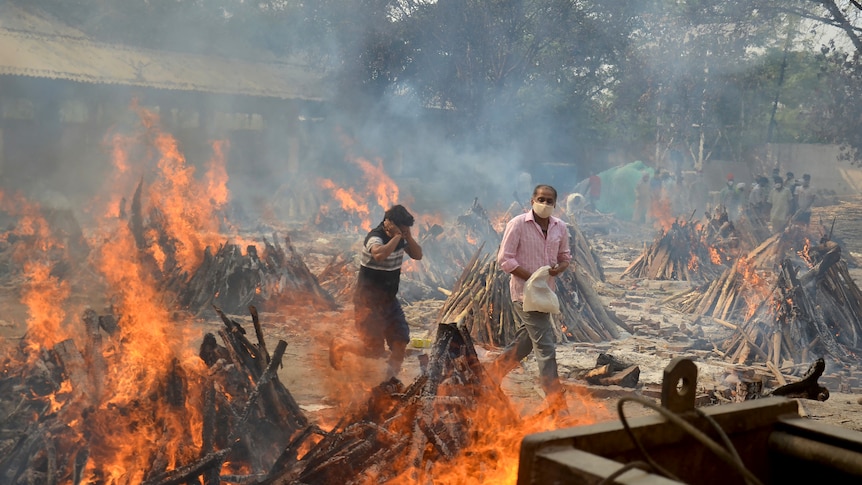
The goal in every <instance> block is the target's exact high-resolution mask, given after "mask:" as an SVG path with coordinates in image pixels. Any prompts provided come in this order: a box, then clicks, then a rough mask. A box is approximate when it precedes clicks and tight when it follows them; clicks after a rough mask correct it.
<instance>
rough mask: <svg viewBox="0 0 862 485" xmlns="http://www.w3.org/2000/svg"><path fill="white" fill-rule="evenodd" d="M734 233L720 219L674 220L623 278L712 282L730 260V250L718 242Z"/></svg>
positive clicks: (645, 249) (633, 262) (633, 263)
mask: <svg viewBox="0 0 862 485" xmlns="http://www.w3.org/2000/svg"><path fill="white" fill-rule="evenodd" d="M725 222H726V215H725ZM731 231H732V227H731V226H728V225H727V224H724V223H722V222H721V220H720V219H718V220H710V221H709V222H708V223H694V222H692V221H690V220H685V219H675V220H673V221H672V222H671V223H669V224H667V227H666V228H664V229H662V230H661V231H660V232H659V234H658V235H657V236H656V238H655V240H654V241H653V243H652V244H651V245H650V246H649V247H646V248H644V251H643V252H642V253H641V255H640V256H638V258H637V259H635V260H634V261H632V263H631V264H629V266H628V268H626V270H625V271H624V272H623V273H622V277H631V278H647V279H653V280H679V281H695V282H703V281H709V280H711V279H713V278H715V277H716V276H718V275H719V274H721V272H722V271H723V269H724V268H725V261H727V260H728V259H729V258H730V250H731V248H729V247H727V245H726V244H724V245H723V244H719V241H720V240H725V241H726V240H728V237H727V236H729V234H730V232H731Z"/></svg>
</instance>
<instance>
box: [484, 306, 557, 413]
mask: <svg viewBox="0 0 862 485" xmlns="http://www.w3.org/2000/svg"><path fill="white" fill-rule="evenodd" d="M512 309H513V310H514V312H515V317H516V320H517V330H516V332H515V339H514V340H512V342H511V343H510V344H509V345H508V346H506V348H505V349H504V350H503V353H501V354H500V355H499V356H498V357H497V358H496V359H495V360H494V362H493V364H492V366H491V367H492V372H493V373H494V374H495V375H496V376H497V377H499V378H501V379H502V378H503V376H505V375H506V374H508V373H509V372H511V370H512V369H514V368H515V367H517V366H518V363H520V362H521V359H523V358H524V357H526V356H528V355H530V352H532V351H533V350H535V351H536V361H537V362H538V364H539V384H540V385H541V386H542V390H543V391H545V395H546V396H547V398H548V400H549V401H552V400H554V399H556V398H557V397H558V396H559V395H560V394H561V393H562V385H560V377H559V375H558V374H557V343H556V337H555V336H554V329H553V328H552V327H551V315H550V314H548V313H542V312H527V311H524V304H523V303H522V302H520V301H513V302H512Z"/></svg>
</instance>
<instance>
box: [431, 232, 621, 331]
mask: <svg viewBox="0 0 862 485" xmlns="http://www.w3.org/2000/svg"><path fill="white" fill-rule="evenodd" d="M569 236H570V238H569V241H570V246H571V250H572V256H573V266H574V269H572V270H569V271H566V272H564V273H563V274H561V275H560V276H559V277H558V278H557V289H556V292H557V296H558V298H559V300H560V314H559V315H555V316H554V319H555V326H554V328H555V330H556V333H557V341H558V342H564V341H569V340H571V341H577V342H603V341H608V340H612V339H616V338H619V330H618V327H622V328H625V325H624V323H623V322H622V321H621V320H620V319H619V318H617V317H616V315H614V314H613V313H611V312H609V311H607V310H606V309H605V307H604V305H603V304H602V302H601V299H600V298H599V296H598V294H597V293H596V291H595V289H594V284H595V282H596V281H601V280H603V277H604V275H603V272H602V271H603V270H602V265H601V262H600V260H599V259H598V256H597V255H596V253H595V252H594V251H593V250H592V248H591V247H590V246H589V242H588V241H587V239H586V238H585V237H584V236H583V234H581V232H580V230H579V229H578V227H577V226H574V225H570V226H569ZM590 271H593V272H594V273H590ZM509 278H510V276H509V274H507V273H505V272H504V271H502V270H501V269H500V268H499V266H498V265H497V261H496V252H495V253H485V254H483V253H482V251H481V248H480V250H479V251H477V252H476V253H475V255H474V256H473V259H472V260H471V262H470V264H469V265H468V266H467V267H466V268H465V270H464V272H463V273H462V275H461V277H460V279H459V280H458V283H457V284H456V285H455V288H454V289H453V290H452V293H451V294H450V295H449V297H448V298H447V299H446V301H445V302H444V304H443V308H442V309H441V313H440V315H441V316H440V320H441V321H451V322H459V323H462V324H463V325H464V326H465V328H467V329H468V331H469V332H470V335H471V337H472V338H473V339H474V340H475V341H476V342H480V343H483V344H489V345H492V346H497V347H502V346H505V345H506V344H508V343H509V342H511V341H512V339H513V338H514V335H515V332H516V328H517V327H516V322H515V321H514V317H513V313H512V308H511V306H512V301H511V295H510V294H509Z"/></svg>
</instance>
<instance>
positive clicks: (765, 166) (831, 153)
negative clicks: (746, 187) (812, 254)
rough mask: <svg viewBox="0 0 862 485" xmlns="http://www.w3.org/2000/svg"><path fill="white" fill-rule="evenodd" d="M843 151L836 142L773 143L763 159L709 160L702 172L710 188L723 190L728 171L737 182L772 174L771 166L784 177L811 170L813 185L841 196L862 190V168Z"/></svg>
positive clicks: (797, 176)
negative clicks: (748, 160)
mask: <svg viewBox="0 0 862 485" xmlns="http://www.w3.org/2000/svg"><path fill="white" fill-rule="evenodd" d="M840 155H841V150H840V148H839V147H838V146H837V145H813V144H771V145H769V146H768V147H767V149H766V159H765V161H763V162H761V163H744V162H738V163H734V162H729V161H724V160H710V161H708V162H707V163H706V164H705V165H704V168H703V174H704V178H705V179H706V181H707V185H708V187H709V188H710V189H711V190H721V187H722V186H723V185H724V183H725V180H726V178H727V174H728V173H733V175H734V180H735V181H736V182H737V183H738V182H745V183H746V184H751V183H752V182H753V181H754V178H755V177H756V176H758V175H761V174H762V175H766V176H771V175H772V169H773V168H774V167H778V169H779V172H780V173H781V176H782V177H784V175H785V173H787V172H788V171H790V172H793V174H794V175H795V176H796V178H797V179H801V178H802V174H804V173H808V174H811V185H812V186H813V187H814V188H815V190H817V191H818V192H820V191H822V192H824V193H829V194H832V195H836V196H839V197H840V196H849V195H860V194H862V168H860V167H859V166H854V165H852V164H851V163H850V162H849V161H847V160H841V159H840Z"/></svg>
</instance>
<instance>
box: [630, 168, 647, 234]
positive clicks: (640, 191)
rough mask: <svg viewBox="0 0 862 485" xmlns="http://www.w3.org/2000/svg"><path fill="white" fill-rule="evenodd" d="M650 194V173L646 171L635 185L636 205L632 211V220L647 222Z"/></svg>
mask: <svg viewBox="0 0 862 485" xmlns="http://www.w3.org/2000/svg"><path fill="white" fill-rule="evenodd" d="M650 196H651V190H650V183H649V174H648V173H645V174H643V176H642V177H641V179H640V181H638V183H637V185H635V207H634V210H633V211H632V222H637V223H639V224H643V223H645V222H646V216H647V212H648V211H649V209H650Z"/></svg>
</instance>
